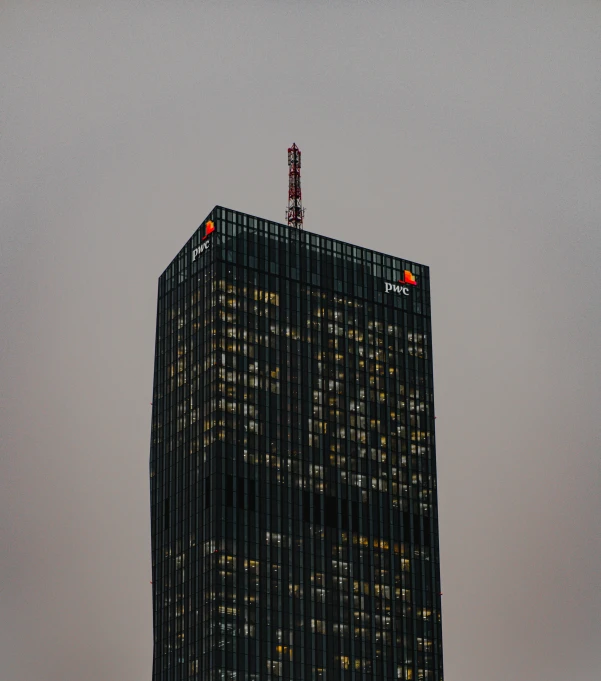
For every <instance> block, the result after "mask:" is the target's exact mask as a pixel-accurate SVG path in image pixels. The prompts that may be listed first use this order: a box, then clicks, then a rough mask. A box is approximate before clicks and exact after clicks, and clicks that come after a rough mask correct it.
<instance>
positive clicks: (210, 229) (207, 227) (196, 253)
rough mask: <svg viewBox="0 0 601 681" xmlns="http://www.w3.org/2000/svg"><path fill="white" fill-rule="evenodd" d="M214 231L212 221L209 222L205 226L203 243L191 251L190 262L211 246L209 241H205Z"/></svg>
mask: <svg viewBox="0 0 601 681" xmlns="http://www.w3.org/2000/svg"><path fill="white" fill-rule="evenodd" d="M214 231H215V223H214V222H213V221H212V220H209V221H208V222H207V224H206V225H205V235H204V236H203V237H202V241H203V243H201V244H200V246H197V247H196V248H195V249H194V250H193V251H192V262H194V261H195V260H196V258H198V256H199V255H200V254H201V253H202V252H203V251H206V250H207V248H208V247H209V246H210V245H211V242H210V241H207V239H208V237H209V236H210V235H211V234H212V233H213V232H214Z"/></svg>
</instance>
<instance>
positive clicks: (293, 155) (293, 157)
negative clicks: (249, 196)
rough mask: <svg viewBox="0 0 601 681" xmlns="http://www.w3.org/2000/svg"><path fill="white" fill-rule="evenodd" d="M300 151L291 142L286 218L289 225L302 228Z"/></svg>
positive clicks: (303, 211) (303, 213) (303, 215)
mask: <svg viewBox="0 0 601 681" xmlns="http://www.w3.org/2000/svg"><path fill="white" fill-rule="evenodd" d="M300 169H301V153H300V149H299V148H298V147H297V146H296V144H293V145H292V146H291V147H290V149H288V209H287V210H286V219H287V220H288V225H289V226H290V227H296V228H297V229H302V228H303V219H304V217H305V209H304V208H303V202H302V193H301V178H300Z"/></svg>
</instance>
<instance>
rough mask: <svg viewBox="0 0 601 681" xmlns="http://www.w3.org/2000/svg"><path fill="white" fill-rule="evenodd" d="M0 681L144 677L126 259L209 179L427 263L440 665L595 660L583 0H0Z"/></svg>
mask: <svg viewBox="0 0 601 681" xmlns="http://www.w3.org/2000/svg"><path fill="white" fill-rule="evenodd" d="M0 63H1V64H2V77H1V85H0V116H1V121H2V134H1V137H0V212H1V213H0V291H1V294H0V324H1V327H0V328H1V336H0V400H1V401H0V456H1V458H0V660H1V663H0V665H1V671H0V678H1V680H2V681H38V680H39V681H84V680H85V681H112V680H115V681H121V680H128V681H130V680H132V681H133V680H138V679H139V680H148V681H150V674H151V655H152V632H151V621H152V612H151V590H150V589H151V587H150V584H149V581H150V568H151V563H150V560H151V559H150V544H149V541H150V539H149V515H150V514H149V492H148V452H149V433H150V404H149V403H150V401H151V389H152V361H153V352H154V347H153V346H154V323H155V304H156V280H157V277H158V275H159V274H160V272H162V270H163V269H164V268H165V267H166V266H167V264H168V263H169V262H170V260H171V259H172V257H173V256H174V255H175V254H176V252H177V251H178V250H179V248H180V247H181V246H182V245H183V243H184V242H185V241H186V240H187V239H188V237H189V236H190V235H191V234H192V232H193V231H194V229H195V228H196V227H197V226H198V224H199V223H200V222H201V221H202V219H203V218H204V217H205V216H206V214H207V213H208V212H209V211H210V210H211V208H212V207H213V206H214V205H215V204H217V203H219V204H222V205H227V206H231V207H232V208H236V209H238V210H241V211H245V212H250V213H254V214H258V215H261V216H264V217H268V218H271V219H275V220H280V221H281V220H283V218H284V208H285V205H286V200H287V164H286V149H287V147H288V146H289V145H290V144H291V143H292V142H296V143H297V144H298V145H299V146H300V148H301V150H302V152H303V193H304V199H305V204H306V206H307V218H306V226H307V229H309V230H311V231H315V232H319V233H322V234H328V235H331V236H333V237H336V238H339V239H344V240H347V241H350V242H353V243H357V244H361V245H364V246H368V247H371V248H374V249H376V250H381V251H386V252H390V253H393V254H396V255H399V256H401V257H406V258H408V259H413V260H416V261H418V262H423V263H426V264H428V265H430V266H431V268H432V270H431V275H432V295H433V315H434V316H433V324H434V334H435V335H434V351H435V371H436V375H435V380H436V404H437V414H438V420H437V436H438V462H439V495H440V496H439V501H440V527H441V554H442V580H443V592H444V596H443V634H444V645H445V667H446V675H445V679H446V681H513V680H514V679H515V680H518V679H520V680H521V679H528V680H533V681H537V680H538V679H540V680H541V681H542V680H544V681H565V680H566V679H570V680H575V681H598V679H599V678H600V677H601V590H600V589H599V573H600V571H599V564H600V562H601V538H600V528H601V501H600V500H601V495H600V493H599V492H600V485H601V464H600V462H601V452H600V441H601V433H600V421H601V420H600V418H599V405H600V403H601V380H600V379H601V376H600V374H601V371H600V369H601V353H600V345H601V344H600V336H601V307H600V305H599V294H598V288H599V281H598V276H599V266H598V261H599V256H600V247H601V232H600V229H599V228H600V224H601V192H600V190H599V187H600V186H601V116H600V112H601V4H599V2H597V1H594V2H593V1H589V2H580V1H578V0H570V1H568V0H566V1H564V2H560V1H558V0H547V1H546V2H542V1H541V0H538V1H534V2H527V3H524V2H518V1H517V0H504V1H501V0H498V1H497V0H490V1H487V0H480V1H479V2H476V1H468V0H466V1H459V0H457V1H451V2H442V1H440V0H439V1H438V2H431V1H423V2H414V1H412V0H399V1H396V2H385V1H384V0H382V1H381V2H368V1H367V0H366V1H364V2H357V1H350V0H349V1H347V2H341V1H334V0H329V1H328V2H309V1H308V0H304V1H303V2H300V1H297V2H292V0H288V1H287V2H274V1H273V0H272V1H267V0H247V1H245V2H242V1H231V2H222V1H221V2H213V1H209V0H204V2H185V1H184V0H182V1H180V2H150V1H148V2H141V1H139V0H138V1H136V0H131V1H129V2H123V1H121V2H117V1H116V0H112V1H111V0H109V1H108V2H104V3H92V2H83V1H81V0H80V1H79V2H77V1H75V0H71V1H67V0H55V1H54V2H50V3H41V2H39V1H37V0H19V2H11V1H10V0H4V1H3V2H2V3H1V4H0Z"/></svg>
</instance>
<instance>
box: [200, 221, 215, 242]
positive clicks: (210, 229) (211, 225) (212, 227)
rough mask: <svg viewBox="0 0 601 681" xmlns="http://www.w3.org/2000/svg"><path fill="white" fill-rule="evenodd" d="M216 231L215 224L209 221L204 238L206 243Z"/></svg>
mask: <svg viewBox="0 0 601 681" xmlns="http://www.w3.org/2000/svg"><path fill="white" fill-rule="evenodd" d="M214 231H215V224H214V223H213V221H212V220H209V221H208V222H207V224H206V225H205V235H204V236H203V237H202V240H203V241H204V240H205V239H206V238H207V237H208V236H209V234H211V232H214Z"/></svg>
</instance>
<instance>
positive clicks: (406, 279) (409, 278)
mask: <svg viewBox="0 0 601 681" xmlns="http://www.w3.org/2000/svg"><path fill="white" fill-rule="evenodd" d="M399 283H400V284H411V286H417V281H416V280H415V277H414V276H413V274H411V272H410V271H409V270H405V272H404V273H403V278H402V279H399Z"/></svg>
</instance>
